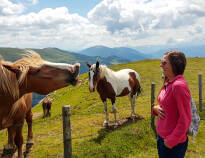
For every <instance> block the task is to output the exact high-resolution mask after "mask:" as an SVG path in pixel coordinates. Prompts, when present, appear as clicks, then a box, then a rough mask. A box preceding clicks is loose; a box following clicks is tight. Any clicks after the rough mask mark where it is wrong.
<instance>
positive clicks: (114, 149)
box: [0, 58, 205, 158]
mask: <svg viewBox="0 0 205 158" xmlns="http://www.w3.org/2000/svg"><path fill="white" fill-rule="evenodd" d="M159 65H160V60H158V59H157V60H143V61H138V62H132V63H124V64H119V65H114V66H111V67H110V68H111V69H113V70H119V69H123V68H132V69H134V70H136V71H137V72H138V73H139V75H140V77H141V86H142V89H143V92H142V94H141V95H139V96H138V98H137V99H136V108H135V112H136V113H137V114H139V115H140V116H142V117H144V119H142V120H138V121H136V122H135V121H133V122H131V123H129V124H125V125H123V126H121V127H120V128H118V129H116V130H111V131H110V130H105V129H104V128H103V127H102V124H103V121H104V118H105V114H104V106H103V103H102V102H101V100H100V98H99V95H98V93H97V92H95V93H90V92H89V90H88V76H87V73H86V74H82V75H81V76H80V78H81V79H82V83H81V85H79V86H77V87H71V86H70V87H65V88H63V89H60V90H58V91H56V93H53V94H51V97H52V98H53V99H54V101H53V104H52V108H51V117H50V118H46V119H42V118H41V117H42V107H41V105H38V106H36V107H34V108H33V109H32V111H33V115H34V119H33V132H34V143H35V144H34V146H33V148H32V150H31V153H30V154H29V156H28V158H45V157H49V158H52V157H63V135H62V133H63V129H62V128H63V127H62V115H61V113H62V106H63V105H71V128H72V150H73V157H74V158H104V157H108V158H113V157H117V158H128V157H129V158H157V157H158V156H157V149H156V138H155V135H154V133H153V131H152V130H151V128H150V113H151V110H150V109H151V108H150V106H151V105H150V100H151V99H150V88H151V83H152V82H155V83H156V90H155V94H156V95H157V94H158V91H159V89H160V88H161V84H162V83H161V70H160V67H159ZM199 73H202V75H203V76H205V58H189V59H188V61H187V68H186V71H185V75H184V76H185V78H186V80H187V82H188V84H189V87H190V89H191V94H192V97H193V98H194V100H195V102H196V104H197V106H198V74H199ZM203 83H205V77H203ZM204 90H205V87H203V91H204ZM203 99H204V100H205V98H204V96H203ZM204 100H203V105H205V101H204ZM116 106H117V118H118V120H123V119H125V118H126V117H128V116H129V115H130V103H129V99H128V97H121V98H120V97H119V98H117V101H116ZM108 111H109V116H110V121H113V120H114V118H113V114H112V113H111V112H112V106H111V103H110V101H108ZM204 111H205V110H204ZM204 111H203V112H201V113H200V116H201V122H200V128H199V133H198V135H197V137H196V139H195V143H192V141H191V138H190V139H189V140H190V141H189V146H188V151H187V154H186V157H185V158H203V157H205V152H204V148H205V142H204V139H205V121H204V119H205V112H204ZM26 131H27V130H26V126H24V139H26ZM0 140H1V141H0V149H2V148H3V145H4V144H6V142H7V135H6V132H4V131H0Z"/></svg>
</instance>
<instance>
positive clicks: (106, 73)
mask: <svg viewBox="0 0 205 158" xmlns="http://www.w3.org/2000/svg"><path fill="white" fill-rule="evenodd" d="M87 66H88V67H89V68H90V70H89V72H88V75H89V90H90V92H94V91H95V88H97V91H98V93H99V95H100V98H101V100H102V102H103V103H104V108H105V121H104V126H108V122H109V116H108V111H107V102H106V100H107V98H108V99H110V100H111V102H112V107H113V112H114V124H115V125H118V122H117V117H116V111H117V110H116V104H115V100H116V97H122V96H125V95H128V96H129V99H130V102H131V117H132V118H133V117H135V116H136V115H135V111H134V108H135V99H136V96H137V95H138V94H140V92H141V87H140V77H139V75H138V73H137V72H136V71H134V70H132V69H122V70H120V71H117V72H115V71H113V70H111V69H109V68H108V67H107V66H105V65H100V64H99V62H98V61H97V62H96V64H93V65H90V64H88V63H87Z"/></svg>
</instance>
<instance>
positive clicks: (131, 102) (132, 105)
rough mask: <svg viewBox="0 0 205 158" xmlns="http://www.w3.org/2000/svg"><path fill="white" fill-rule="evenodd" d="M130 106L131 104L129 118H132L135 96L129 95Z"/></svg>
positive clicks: (133, 115)
mask: <svg viewBox="0 0 205 158" xmlns="http://www.w3.org/2000/svg"><path fill="white" fill-rule="evenodd" d="M129 99H130V104H131V118H134V117H135V116H136V115H135V101H136V95H133V94H131V93H130V94H129Z"/></svg>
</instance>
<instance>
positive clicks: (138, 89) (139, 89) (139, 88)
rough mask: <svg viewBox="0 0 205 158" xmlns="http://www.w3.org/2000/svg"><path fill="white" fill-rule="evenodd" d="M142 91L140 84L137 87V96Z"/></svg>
mask: <svg viewBox="0 0 205 158" xmlns="http://www.w3.org/2000/svg"><path fill="white" fill-rule="evenodd" d="M141 92H142V88H141V86H140V85H139V86H138V88H137V96H138V95H139V94H140V93H141Z"/></svg>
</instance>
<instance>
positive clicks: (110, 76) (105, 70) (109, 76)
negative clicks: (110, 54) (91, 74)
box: [100, 66, 116, 80]
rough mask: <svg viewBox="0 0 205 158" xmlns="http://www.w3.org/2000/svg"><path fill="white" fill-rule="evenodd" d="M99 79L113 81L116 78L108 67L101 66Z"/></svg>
mask: <svg viewBox="0 0 205 158" xmlns="http://www.w3.org/2000/svg"><path fill="white" fill-rule="evenodd" d="M100 78H101V79H103V78H106V80H109V79H115V78H116V75H115V71H113V70H111V69H109V68H108V67H105V66H103V67H102V68H101V72H100Z"/></svg>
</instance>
